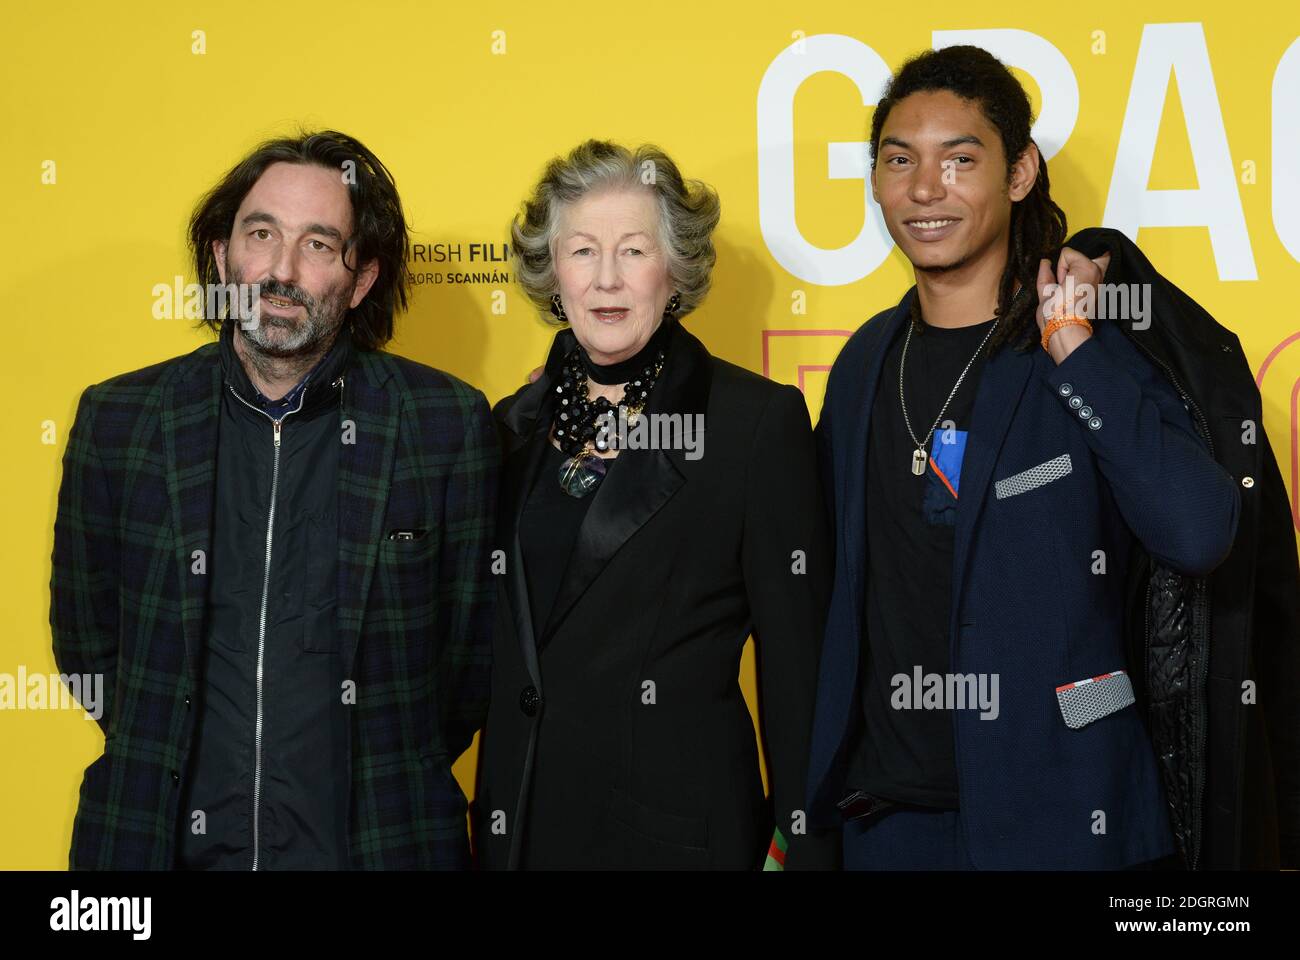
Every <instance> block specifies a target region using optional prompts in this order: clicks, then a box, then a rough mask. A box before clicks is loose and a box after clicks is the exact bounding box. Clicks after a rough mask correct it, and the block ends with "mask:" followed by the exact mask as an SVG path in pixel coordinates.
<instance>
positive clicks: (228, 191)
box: [189, 130, 410, 350]
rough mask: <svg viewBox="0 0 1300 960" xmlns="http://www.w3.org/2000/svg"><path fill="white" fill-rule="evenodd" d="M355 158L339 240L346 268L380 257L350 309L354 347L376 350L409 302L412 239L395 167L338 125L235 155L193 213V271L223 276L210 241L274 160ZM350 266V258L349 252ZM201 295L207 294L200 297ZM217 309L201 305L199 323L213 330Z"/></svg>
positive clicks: (214, 280) (202, 277)
mask: <svg viewBox="0 0 1300 960" xmlns="http://www.w3.org/2000/svg"><path fill="white" fill-rule="evenodd" d="M349 161H350V162H351V163H352V168H351V170H350V172H354V173H355V175H354V176H351V177H349V178H348V180H347V182H346V186H347V188H348V196H349V197H350V198H351V200H352V225H353V229H352V235H351V236H350V237H349V238H348V240H347V243H346V244H345V245H344V248H343V251H342V256H343V264H344V266H345V267H346V268H347V269H348V270H349V271H352V270H354V269H355V266H356V265H359V264H363V263H367V262H369V261H370V260H377V261H378V262H379V275H378V276H377V277H376V278H375V282H374V285H373V286H372V287H371V288H370V291H369V292H368V293H367V294H366V296H365V299H364V300H362V301H361V302H360V303H359V304H357V305H356V307H354V308H352V309H351V310H349V311H348V325H349V327H350V329H351V331H352V342H353V344H354V345H355V346H356V347H357V349H359V350H378V349H380V348H381V347H383V346H384V344H386V343H388V341H389V340H391V339H392V338H393V321H394V316H395V314H396V313H397V311H399V310H405V309H406V299H407V274H406V257H407V251H408V249H409V247H410V239H409V237H408V235H407V231H406V217H405V216H404V215H403V213H402V201H401V198H400V197H398V195H397V184H396V183H395V182H394V180H393V176H392V174H390V173H389V172H388V168H387V167H385V166H384V165H383V164H382V163H381V162H380V160H379V158H378V157H376V156H375V155H374V154H373V153H371V152H370V151H369V150H368V149H366V147H365V145H364V144H362V143H361V142H360V141H359V140H356V139H355V138H353V137H349V136H347V135H346V134H343V133H339V132H337V131H335V130H321V131H318V132H315V133H309V132H306V131H302V132H300V133H299V135H298V136H296V137H280V138H277V139H273V140H266V141H264V142H263V143H261V144H259V145H258V146H257V148H256V149H254V150H253V152H252V153H250V154H249V155H248V156H246V157H245V158H244V159H243V160H241V161H239V163H237V164H236V165H235V166H234V167H233V168H232V169H231V170H230V172H229V173H227V174H226V175H225V176H224V177H223V178H222V179H221V182H220V183H218V184H217V185H216V186H215V187H213V188H212V189H211V190H210V191H209V192H208V193H207V195H205V196H204V197H203V199H202V200H200V201H199V203H198V206H196V207H195V208H194V213H193V214H192V215H191V216H190V225H189V246H190V256H191V260H192V264H193V268H194V274H195V277H196V278H197V281H198V283H199V284H201V285H204V286H205V287H206V285H207V284H219V283H221V275H220V274H219V273H218V272H217V261H216V255H215V254H214V253H213V252H212V242H213V241H214V240H221V241H225V242H229V240H230V235H231V232H232V231H233V230H234V226H235V213H236V212H237V211H238V210H239V205H240V204H241V203H243V202H244V197H245V196H247V195H248V191H249V190H251V189H252V188H253V184H255V183H256V182H257V180H258V178H259V177H261V176H262V174H263V173H264V172H265V171H266V168H267V167H269V166H271V164H273V163H302V164H315V165H316V166H319V167H325V168H327V169H329V170H336V171H337V170H343V169H345V167H344V164H345V163H347V162H349ZM352 253H355V255H356V256H355V257H353V258H352V264H353V266H348V261H349V254H352ZM205 299H206V298H205ZM220 320H221V318H220V317H212V316H208V315H207V311H206V310H205V312H204V316H203V318H202V319H201V320H200V321H199V323H198V326H200V327H204V326H206V327H208V328H209V329H211V330H214V331H215V330H217V329H218V328H219V326H220Z"/></svg>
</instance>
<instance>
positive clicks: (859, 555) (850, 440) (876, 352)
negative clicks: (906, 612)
mask: <svg viewBox="0 0 1300 960" xmlns="http://www.w3.org/2000/svg"><path fill="white" fill-rule="evenodd" d="M915 296H916V287H912V288H911V289H910V290H908V292H907V293H906V294H904V295H903V299H902V300H900V301H899V303H898V306H896V307H895V308H894V311H893V312H892V313H891V314H890V315H889V316H888V317H887V318H886V319H885V322H884V323H883V324H882V325H881V330H880V334H879V336H878V337H877V338H876V340H875V344H874V346H870V347H868V350H869V351H870V353H869V356H868V361H867V367H866V370H865V371H864V372H863V376H862V377H861V379H859V380H858V381H856V383H857V389H856V390H854V391H853V392H852V393H850V394H849V396H848V406H847V408H846V409H844V410H842V411H841V410H838V409H837V410H835V411H833V415H834V416H836V417H838V418H839V420H840V427H839V431H838V435H837V436H833V437H832V442H833V443H839V444H843V446H844V449H846V450H848V451H850V460H849V463H848V469H847V470H846V471H844V473H843V476H844V477H845V482H844V483H843V484H842V485H841V486H840V487H839V488H838V489H837V490H836V496H837V497H839V498H840V500H839V502H840V503H843V504H844V514H843V526H842V528H841V530H840V543H841V545H842V549H841V555H842V556H844V558H845V560H846V564H847V566H848V568H849V587H850V594H849V595H850V597H851V603H852V606H851V608H850V609H852V610H862V609H864V607H863V603H864V600H863V594H864V593H865V591H866V576H867V573H866V542H867V446H868V444H867V438H868V436H869V431H870V429H871V412H872V408H873V406H874V405H875V400H876V390H877V388H878V385H879V383H880V371H881V370H882V369H883V368H884V364H885V355H886V354H887V353H888V352H889V345H890V344H891V343H893V341H894V337H895V336H896V335H897V333H898V331H899V330H900V329H901V328H902V326H903V324H904V323H906V322H907V320H908V317H909V316H910V314H911V308H912V298H914V297H915Z"/></svg>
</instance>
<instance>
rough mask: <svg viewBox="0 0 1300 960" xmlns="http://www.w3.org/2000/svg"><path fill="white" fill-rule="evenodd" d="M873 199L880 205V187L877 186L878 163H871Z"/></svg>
mask: <svg viewBox="0 0 1300 960" xmlns="http://www.w3.org/2000/svg"><path fill="white" fill-rule="evenodd" d="M871 199H872V200H874V201H876V206H880V188H879V187H877V186H876V165H875V164H874V163H873V164H872V165H871Z"/></svg>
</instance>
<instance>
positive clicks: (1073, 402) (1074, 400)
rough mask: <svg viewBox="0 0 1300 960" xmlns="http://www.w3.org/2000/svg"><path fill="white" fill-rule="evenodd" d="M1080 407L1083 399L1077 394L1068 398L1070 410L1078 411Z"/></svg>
mask: <svg viewBox="0 0 1300 960" xmlns="http://www.w3.org/2000/svg"><path fill="white" fill-rule="evenodd" d="M1081 406H1083V397H1081V396H1079V395H1078V394H1075V395H1074V396H1072V397H1071V398H1070V409H1071V410H1078V409H1079V408H1080V407H1081Z"/></svg>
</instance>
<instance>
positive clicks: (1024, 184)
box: [1007, 140, 1038, 203]
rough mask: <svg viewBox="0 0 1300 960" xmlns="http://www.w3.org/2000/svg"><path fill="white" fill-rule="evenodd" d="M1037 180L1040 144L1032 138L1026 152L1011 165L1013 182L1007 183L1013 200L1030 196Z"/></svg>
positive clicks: (1008, 191)
mask: <svg viewBox="0 0 1300 960" xmlns="http://www.w3.org/2000/svg"><path fill="white" fill-rule="evenodd" d="M1037 182H1038V144H1036V143H1034V141H1032V140H1030V141H1029V146H1027V147H1025V152H1024V153H1022V154H1021V155H1020V156H1019V157H1018V158H1017V159H1016V162H1015V163H1014V164H1012V166H1011V182H1010V183H1009V184H1007V193H1008V195H1009V196H1010V197H1011V200H1012V202H1013V203H1014V202H1016V201H1017V200H1023V199H1025V197H1027V196H1029V191H1030V190H1032V189H1034V184H1035V183H1037Z"/></svg>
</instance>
